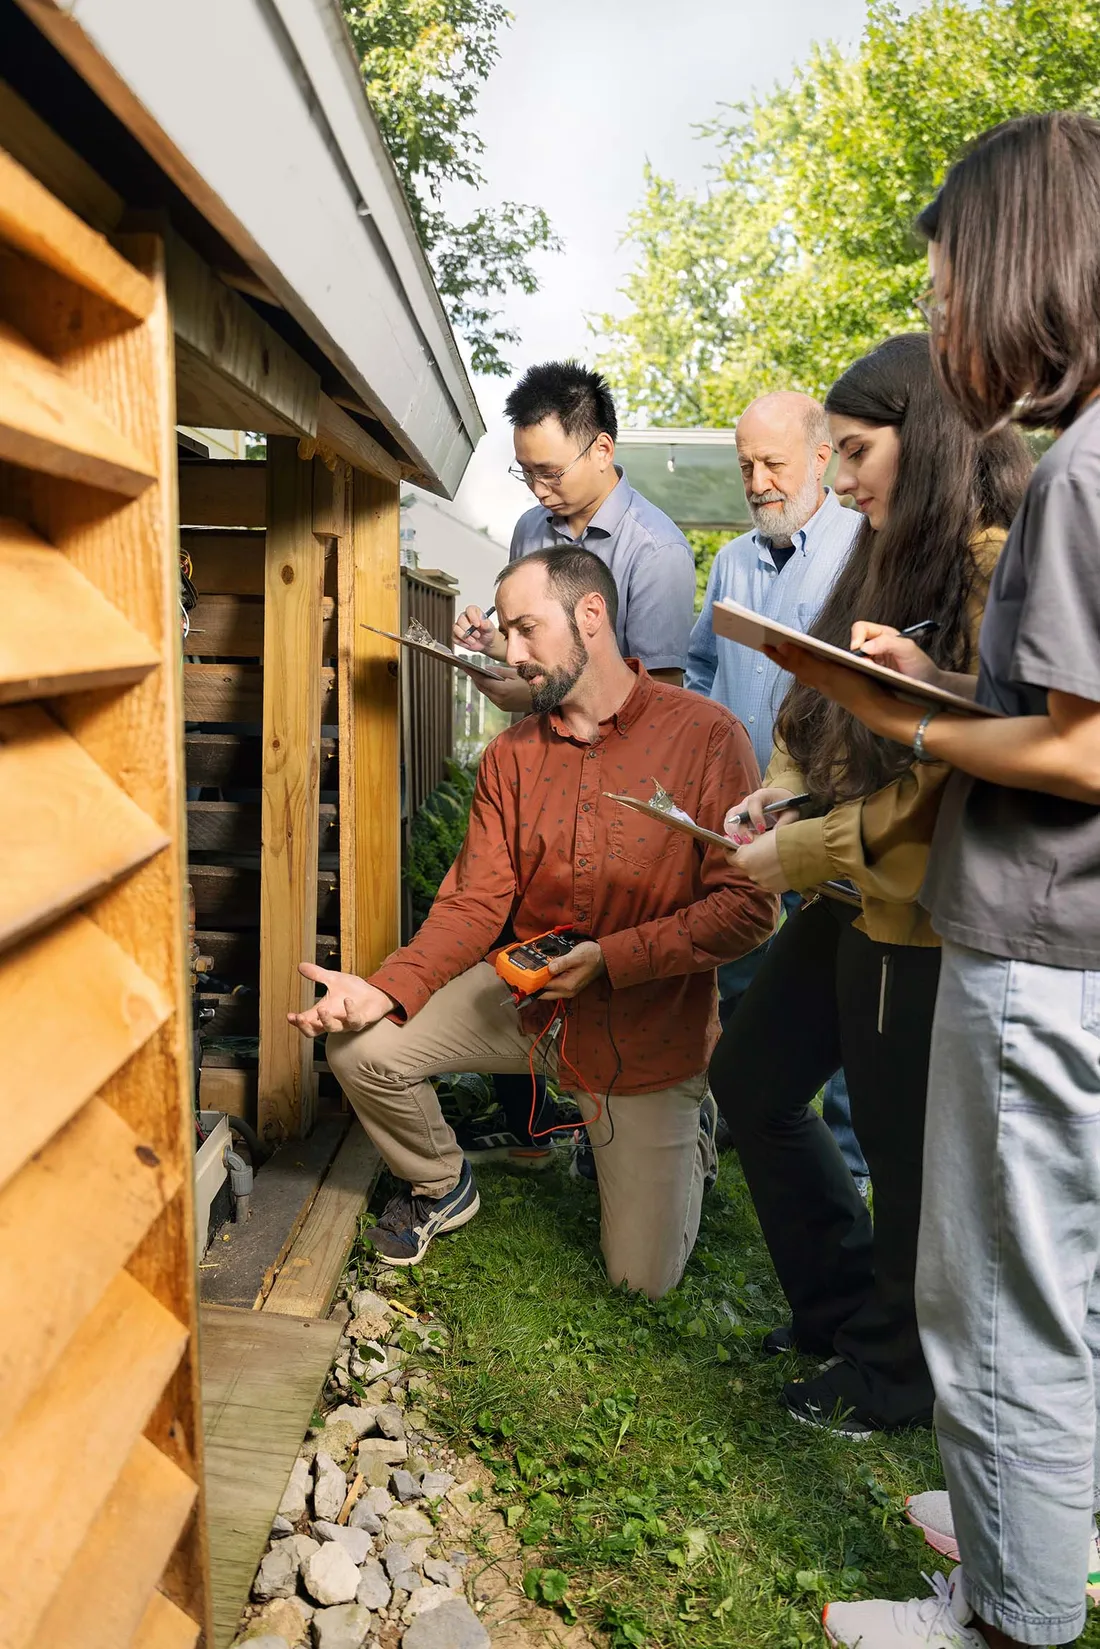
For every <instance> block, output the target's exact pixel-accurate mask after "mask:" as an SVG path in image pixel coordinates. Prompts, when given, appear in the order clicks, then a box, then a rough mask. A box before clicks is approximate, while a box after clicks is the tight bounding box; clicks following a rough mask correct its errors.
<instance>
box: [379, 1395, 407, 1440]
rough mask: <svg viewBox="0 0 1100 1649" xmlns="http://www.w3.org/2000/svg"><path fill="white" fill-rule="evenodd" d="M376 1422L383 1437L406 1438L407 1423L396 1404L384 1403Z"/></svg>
mask: <svg viewBox="0 0 1100 1649" xmlns="http://www.w3.org/2000/svg"><path fill="white" fill-rule="evenodd" d="M375 1420H376V1423H377V1426H378V1430H379V1431H380V1432H381V1433H382V1436H383V1437H393V1438H400V1437H404V1435H405V1422H404V1420H403V1419H402V1418H401V1410H400V1409H399V1408H398V1406H397V1404H396V1403H383V1404H382V1407H381V1408H380V1409H379V1410H378V1411H377V1413H376V1415H375Z"/></svg>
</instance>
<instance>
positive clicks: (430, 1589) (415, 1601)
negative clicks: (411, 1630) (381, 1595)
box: [401, 1586, 455, 1622]
mask: <svg viewBox="0 0 1100 1649" xmlns="http://www.w3.org/2000/svg"><path fill="white" fill-rule="evenodd" d="M454 1595H455V1594H454V1593H453V1592H451V1591H448V1590H447V1588H446V1587H445V1586H421V1588H420V1590H419V1591H417V1592H413V1593H412V1595H411V1596H410V1598H409V1601H408V1603H406V1605H405V1607H404V1609H402V1611H401V1618H402V1620H404V1621H406V1622H408V1621H410V1620H415V1619H416V1618H417V1616H418V1615H426V1614H427V1613H428V1611H429V1610H431V1609H438V1608H439V1606H440V1604H443V1603H446V1602H447V1600H448V1598H452V1597H454Z"/></svg>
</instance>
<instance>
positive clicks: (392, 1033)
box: [327, 962, 710, 1299]
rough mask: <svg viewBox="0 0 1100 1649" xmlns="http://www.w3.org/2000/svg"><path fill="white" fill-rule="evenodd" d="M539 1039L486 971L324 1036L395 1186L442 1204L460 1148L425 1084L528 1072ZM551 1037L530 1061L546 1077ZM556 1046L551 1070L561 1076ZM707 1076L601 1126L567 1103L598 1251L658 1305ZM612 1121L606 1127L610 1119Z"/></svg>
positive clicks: (618, 1100)
mask: <svg viewBox="0 0 1100 1649" xmlns="http://www.w3.org/2000/svg"><path fill="white" fill-rule="evenodd" d="M533 1040H534V1039H533V1038H532V1037H530V1036H527V1035H525V1034H524V1032H523V1031H522V1030H521V1029H520V1025H519V1016H518V1014H517V1012H516V1009H515V1008H514V1007H513V1005H512V1003H511V1001H510V1000H509V998H508V994H507V986H506V985H505V984H504V983H503V981H502V980H501V979H500V977H499V976H498V974H497V973H496V971H495V969H493V968H492V967H490V965H489V964H488V963H487V962H479V963H477V965H476V966H475V967H472V968H470V969H469V971H468V972H466V973H464V974H461V975H460V976H459V978H457V979H452V980H451V982H450V984H449V985H444V986H443V988H442V990H439V991H437V992H436V993H435V995H434V996H433V997H432V998H431V1000H430V1002H428V1003H427V1004H426V1005H425V1006H424V1007H423V1008H421V1010H420V1012H419V1013H418V1014H416V1015H414V1017H413V1018H412V1019H411V1020H410V1021H409V1022H408V1024H406V1025H395V1024H394V1023H392V1021H390V1020H383V1021H382V1023H381V1024H379V1025H374V1026H372V1027H371V1028H370V1030H366V1031H357V1032H354V1033H345V1034H342V1035H332V1036H330V1037H329V1038H328V1044H327V1050H328V1062H329V1065H330V1066H331V1067H332V1069H333V1070H334V1071H335V1072H336V1075H337V1077H338V1078H339V1081H340V1086H341V1087H342V1088H343V1090H344V1092H345V1094H347V1096H348V1099H349V1100H350V1101H351V1103H352V1105H353V1106H354V1107H355V1110H356V1112H357V1113H358V1116H359V1119H360V1121H361V1122H362V1124H363V1127H364V1128H365V1129H366V1131H367V1133H368V1134H369V1135H370V1137H371V1139H372V1140H373V1141H374V1143H375V1145H376V1146H377V1147H378V1150H379V1152H380V1153H381V1155H382V1157H383V1159H384V1161H385V1163H386V1165H387V1167H388V1168H389V1170H390V1172H391V1173H392V1174H394V1175H395V1177H396V1178H397V1179H402V1180H408V1181H409V1182H410V1184H411V1185H412V1188H413V1191H414V1193H416V1194H419V1195H423V1196H428V1197H441V1196H443V1195H444V1193H445V1192H447V1191H450V1190H452V1189H453V1187H454V1186H455V1185H456V1184H457V1183H458V1178H459V1175H460V1173H461V1172H462V1151H461V1149H460V1148H459V1145H458V1142H457V1140H456V1139H455V1136H454V1133H453V1132H452V1130H451V1128H450V1127H449V1126H448V1125H447V1123H446V1122H445V1121H444V1120H443V1114H442V1112H441V1111H440V1108H439V1101H438V1099H437V1098H436V1095H435V1089H434V1088H433V1087H432V1085H431V1083H430V1082H429V1081H428V1078H429V1077H432V1076H439V1075H440V1074H441V1073H442V1072H444V1071H486V1072H494V1071H502V1072H523V1071H527V1070H528V1068H529V1066H528V1056H529V1053H530V1049H531V1043H532V1041H533ZM547 1047H548V1041H547V1040H546V1039H544V1040H543V1042H542V1043H541V1044H540V1046H539V1051H538V1054H537V1055H536V1070H538V1071H541V1070H542V1068H543V1065H542V1053H543V1049H544V1048H547ZM556 1066H557V1044H556V1042H555V1043H554V1044H553V1045H550V1052H549V1053H548V1055H547V1061H546V1070H547V1072H548V1074H549V1075H550V1076H551V1077H554V1076H555V1075H556ZM705 1092H706V1073H705V1072H701V1073H700V1074H699V1075H698V1076H693V1077H689V1078H688V1079H687V1080H686V1081H684V1082H679V1083H677V1084H676V1086H675V1087H672V1088H661V1089H659V1090H658V1091H656V1092H654V1093H649V1094H621V1095H620V1094H613V1095H612V1097H611V1100H610V1103H609V1104H608V1103H607V1102H606V1101H605V1100H603V1096H601V1101H602V1102H603V1104H604V1109H603V1113H602V1115H601V1116H600V1117H599V1120H598V1121H593V1120H592V1119H593V1118H594V1117H595V1116H596V1108H595V1106H594V1105H593V1102H592V1100H591V1099H590V1097H589V1095H588V1094H586V1093H585V1092H584V1090H583V1089H581V1091H580V1092H579V1093H575V1094H574V1098H575V1099H576V1102H577V1105H578V1107H579V1108H580V1111H581V1114H582V1116H583V1117H584V1118H585V1121H586V1122H589V1123H590V1127H589V1139H590V1140H591V1143H592V1145H593V1147H594V1156H595V1162H596V1172H597V1176H598V1179H599V1188H600V1215H601V1247H602V1248H603V1255H604V1261H605V1263H606V1265H607V1273H608V1276H609V1277H610V1279H611V1281H612V1283H615V1284H618V1283H621V1282H626V1283H627V1284H628V1285H629V1286H630V1287H631V1288H637V1289H643V1290H644V1291H645V1292H646V1293H647V1294H648V1295H650V1297H651V1298H652V1299H658V1298H659V1297H660V1296H661V1295H662V1294H666V1293H667V1292H668V1290H669V1289H670V1288H675V1286H676V1284H677V1283H678V1282H679V1281H680V1278H681V1276H682V1275H683V1271H684V1266H685V1265H686V1264H687V1260H688V1255H689V1254H690V1253H691V1250H692V1248H693V1247H694V1245H695V1238H696V1235H697V1233H698V1230H699V1208H700V1203H701V1201H702V1195H703V1175H704V1173H705V1171H706V1169H707V1168H708V1167H709V1166H710V1161H709V1148H708V1147H707V1146H706V1144H705V1143H704V1141H703V1140H702V1137H701V1134H700V1129H699V1106H700V1103H701V1101H702V1098H703V1095H704V1093H705ZM609 1112H610V1118H609V1115H608V1113H609Z"/></svg>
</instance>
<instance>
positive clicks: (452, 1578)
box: [424, 1557, 462, 1592]
mask: <svg viewBox="0 0 1100 1649" xmlns="http://www.w3.org/2000/svg"><path fill="white" fill-rule="evenodd" d="M424 1573H425V1575H426V1576H427V1577H428V1579H429V1580H432V1581H434V1582H435V1584H436V1585H437V1586H449V1587H450V1589H451V1590H452V1591H453V1592H461V1590H462V1570H461V1569H460V1568H459V1567H458V1565H457V1564H456V1563H444V1561H443V1559H442V1558H441V1557H429V1558H426V1559H425V1562H424Z"/></svg>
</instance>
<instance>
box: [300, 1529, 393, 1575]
mask: <svg viewBox="0 0 1100 1649" xmlns="http://www.w3.org/2000/svg"><path fill="white" fill-rule="evenodd" d="M376 1521H377V1520H376ZM313 1532H314V1534H315V1535H316V1536H317V1539H318V1540H322V1541H324V1540H332V1541H335V1543H336V1544H337V1545H338V1546H342V1547H343V1548H344V1550H345V1552H347V1554H348V1556H349V1557H350V1558H351V1561H352V1562H353V1563H354V1564H355V1565H356V1567H357V1568H358V1566H359V1564H360V1563H362V1562H363V1561H364V1559H365V1558H366V1557H367V1555H368V1554H369V1552H370V1551H371V1549H372V1545H373V1542H372V1541H371V1537H370V1535H369V1534H368V1533H367V1531H366V1529H353V1528H350V1527H347V1528H344V1527H342V1526H341V1525H340V1524H339V1523H315V1524H314V1525H313Z"/></svg>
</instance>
